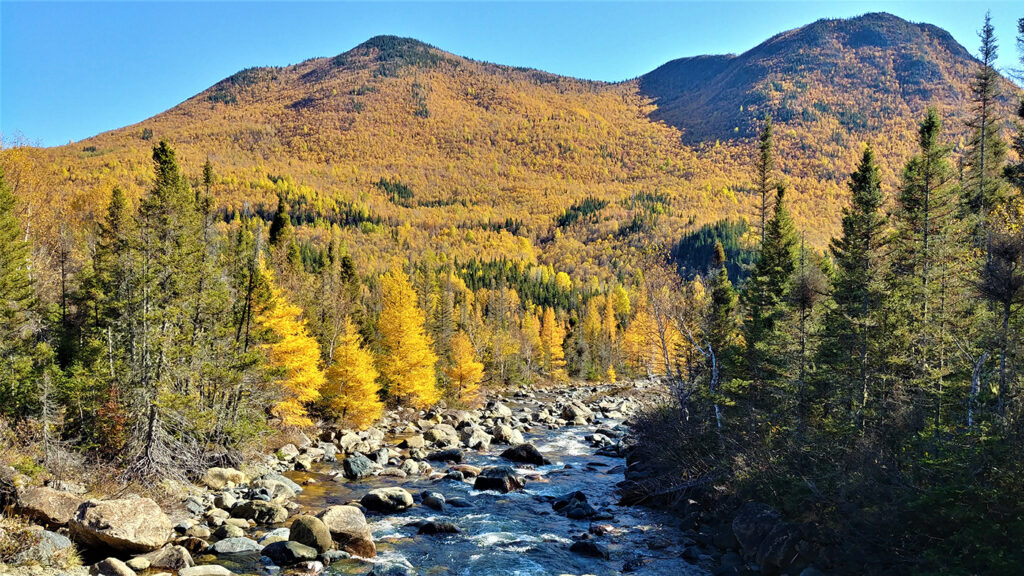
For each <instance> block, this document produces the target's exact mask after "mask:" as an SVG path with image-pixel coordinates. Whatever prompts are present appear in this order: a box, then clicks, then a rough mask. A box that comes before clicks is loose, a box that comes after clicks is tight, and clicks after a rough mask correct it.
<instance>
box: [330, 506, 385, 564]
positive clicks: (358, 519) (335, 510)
mask: <svg viewBox="0 0 1024 576" xmlns="http://www.w3.org/2000/svg"><path fill="white" fill-rule="evenodd" d="M317 518H319V519H320V520H322V521H323V523H324V524H325V525H326V526H327V529H328V530H330V532H331V538H332V539H333V540H334V541H335V542H337V543H338V547H339V548H341V549H342V550H345V551H347V552H351V553H352V554H355V555H357V556H362V557H363V558H373V557H374V556H376V555H377V546H376V545H375V544H374V543H373V533H372V532H371V531H370V527H369V526H368V525H367V524H366V517H365V516H364V515H363V511H362V510H360V509H359V508H356V507H355V506H331V507H330V508H328V509H326V510H324V511H323V512H321V513H319V514H317Z"/></svg>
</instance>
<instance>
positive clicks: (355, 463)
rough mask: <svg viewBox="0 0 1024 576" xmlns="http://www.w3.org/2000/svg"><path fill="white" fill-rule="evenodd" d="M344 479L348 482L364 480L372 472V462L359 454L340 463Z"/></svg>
mask: <svg viewBox="0 0 1024 576" xmlns="http://www.w3.org/2000/svg"><path fill="white" fill-rule="evenodd" d="M341 467H342V470H343V471H344V474H345V478H348V479H349V480H361V479H363V478H366V477H367V476H369V475H370V474H371V472H372V471H373V462H371V461H370V459H369V458H367V457H366V456H363V455H362V454H360V453H358V452H357V453H355V454H353V455H351V456H349V457H348V458H345V459H344V460H342V462H341Z"/></svg>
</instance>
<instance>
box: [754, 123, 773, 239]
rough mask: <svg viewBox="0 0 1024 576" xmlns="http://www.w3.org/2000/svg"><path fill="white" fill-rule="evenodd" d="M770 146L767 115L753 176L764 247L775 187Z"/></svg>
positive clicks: (760, 136)
mask: <svg viewBox="0 0 1024 576" xmlns="http://www.w3.org/2000/svg"><path fill="white" fill-rule="evenodd" d="M772 146H773V142H772V117H771V115H769V114H765V116H764V124H762V126H761V132H760V134H759V135H758V138H757V151H758V156H757V164H756V166H755V174H754V185H755V187H756V188H757V193H758V194H759V195H760V196H761V205H760V208H759V210H760V216H761V244H762V245H764V243H765V238H766V236H767V234H768V211H769V206H768V204H769V202H770V201H771V195H772V191H773V188H775V186H773V185H772V172H773V171H774V170H775V158H774V157H773V153H772Z"/></svg>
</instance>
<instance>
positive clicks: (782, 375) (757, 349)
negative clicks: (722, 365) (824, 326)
mask: <svg viewBox="0 0 1024 576" xmlns="http://www.w3.org/2000/svg"><path fill="white" fill-rule="evenodd" d="M797 244H798V240H797V235H796V229H795V228H794V226H793V220H792V218H791V217H790V216H789V211H788V210H787V209H786V202H785V189H784V188H783V187H782V186H781V185H780V186H779V187H778V188H777V190H776V200H775V208H774V212H773V214H772V218H771V220H769V221H768V225H767V229H766V234H765V241H764V244H763V245H762V246H761V252H760V254H759V255H758V259H757V262H756V263H755V265H754V270H753V272H752V274H751V276H750V279H749V281H748V282H747V286H746V288H745V290H744V294H743V296H744V304H745V305H746V306H745V307H746V310H747V317H746V318H745V320H744V323H743V325H744V330H745V334H744V335H745V340H746V371H747V375H748V378H749V379H750V380H751V381H753V386H754V387H755V390H754V392H753V396H752V399H753V400H754V402H755V404H757V403H759V402H761V401H763V400H764V398H765V394H766V393H770V392H769V391H767V390H761V388H764V387H765V386H766V385H767V384H769V383H772V382H776V383H778V382H782V381H783V380H785V379H786V377H787V370H788V364H789V362H788V358H787V356H788V355H789V352H790V350H789V343H788V341H787V334H786V331H785V330H784V325H783V323H784V322H785V321H786V318H787V315H788V313H789V300H788V293H789V288H790V280H791V278H792V276H793V272H794V270H796V261H797V248H798V246H797Z"/></svg>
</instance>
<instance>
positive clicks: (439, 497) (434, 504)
mask: <svg viewBox="0 0 1024 576" xmlns="http://www.w3.org/2000/svg"><path fill="white" fill-rule="evenodd" d="M420 501H421V502H423V505H424V506H426V507H427V508H431V509H433V510H437V511H439V512H444V504H445V500H444V494H441V493H440V492H431V491H430V490H424V491H423V493H422V494H420Z"/></svg>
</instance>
